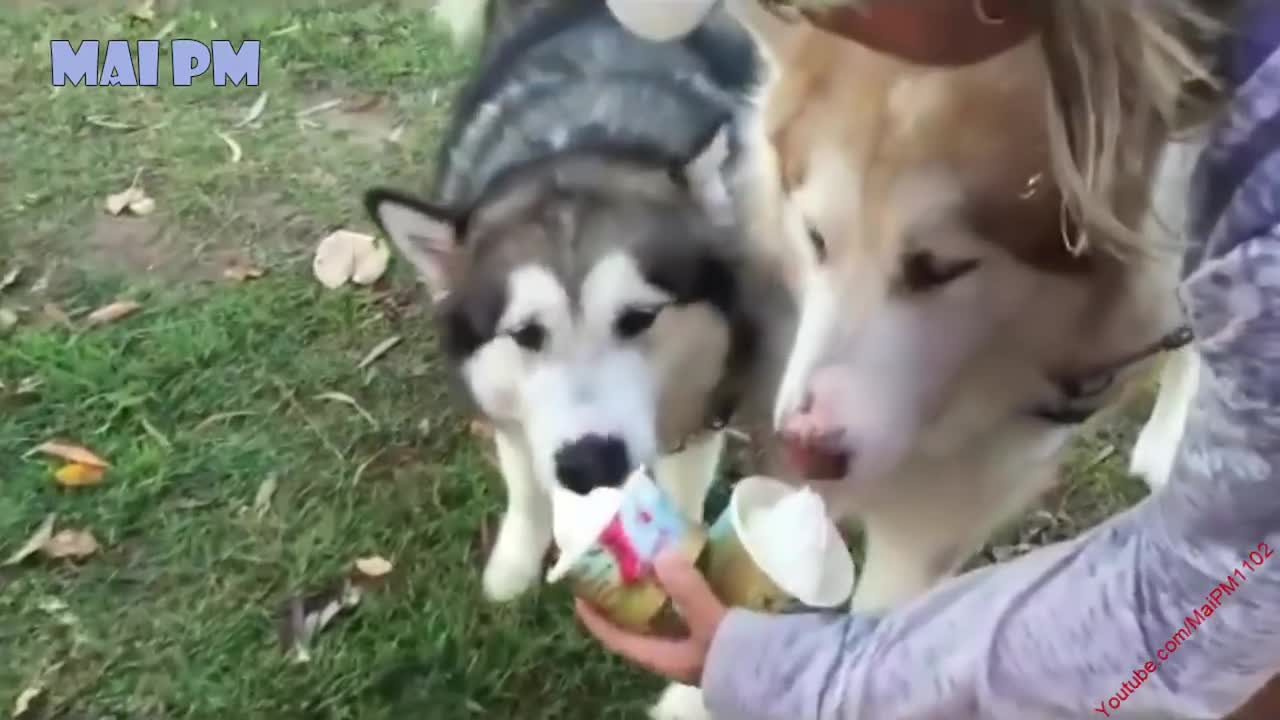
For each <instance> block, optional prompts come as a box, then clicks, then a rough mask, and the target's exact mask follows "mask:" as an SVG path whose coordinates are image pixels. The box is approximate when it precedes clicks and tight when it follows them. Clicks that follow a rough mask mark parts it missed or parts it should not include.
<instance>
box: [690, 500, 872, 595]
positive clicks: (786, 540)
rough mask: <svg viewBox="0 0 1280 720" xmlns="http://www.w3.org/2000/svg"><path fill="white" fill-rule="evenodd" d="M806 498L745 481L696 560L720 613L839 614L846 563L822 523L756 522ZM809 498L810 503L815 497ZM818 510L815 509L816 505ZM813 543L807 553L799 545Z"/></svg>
mask: <svg viewBox="0 0 1280 720" xmlns="http://www.w3.org/2000/svg"><path fill="white" fill-rule="evenodd" d="M800 492H807V493H812V491H809V490H802V489H799V488H795V487H792V486H790V485H787V484H785V483H782V482H779V481H777V480H773V479H770V478H766V477H761V476H755V477H749V478H744V479H742V480H741V481H739V482H738V484H737V486H736V487H735V488H734V491H733V495H732V496H731V497H730V499H729V505H728V507H727V508H725V510H724V512H723V513H721V515H720V517H719V518H718V519H717V520H716V522H715V523H714V524H713V525H712V526H711V529H710V531H709V533H708V538H707V548H706V554H705V557H704V558H703V563H704V564H703V567H704V572H705V575H706V578H707V582H708V584H709V585H710V586H711V588H712V590H713V591H714V592H715V593H716V596H717V597H719V598H720V600H721V601H722V602H724V603H725V604H726V605H730V606H735V607H743V608H747V609H750V610H756V611H759V612H766V613H785V612H797V611H804V610H813V609H830V608H835V607H839V606H840V605H843V604H844V603H845V602H847V601H848V599H849V596H850V595H851V594H852V593H853V581H854V565H853V557H852V556H851V555H850V554H849V548H848V546H846V545H845V543H844V539H843V538H842V537H841V536H840V532H839V530H838V529H836V526H835V524H834V523H832V522H831V521H830V520H829V519H828V518H827V516H826V512H825V508H823V510H822V512H821V513H820V516H818V517H813V518H811V519H809V520H807V521H806V523H805V524H807V525H809V527H795V526H794V523H793V524H792V526H784V527H783V528H781V529H779V528H776V527H775V528H773V529H772V530H770V526H769V524H768V523H767V522H762V521H763V520H764V518H763V516H762V514H763V513H768V512H770V510H771V509H772V508H775V507H777V505H778V503H779V502H781V501H783V500H784V499H786V498H788V497H793V499H794V496H795V495H796V493H800ZM815 497H816V496H815ZM819 502H820V501H819ZM806 533H812V534H811V535H808V537H810V538H817V539H820V541H821V548H820V549H819V550H816V551H815V550H814V549H813V548H812V547H811V546H810V545H808V544H806V543H804V542H802V541H801V539H802V538H805V537H806Z"/></svg>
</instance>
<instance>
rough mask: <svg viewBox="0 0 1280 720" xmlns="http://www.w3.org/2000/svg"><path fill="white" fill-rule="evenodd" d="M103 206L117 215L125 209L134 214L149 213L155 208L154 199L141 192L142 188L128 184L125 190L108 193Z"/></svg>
mask: <svg viewBox="0 0 1280 720" xmlns="http://www.w3.org/2000/svg"><path fill="white" fill-rule="evenodd" d="M105 207H106V209H107V212H109V213H111V214H112V215H119V214H120V213H122V212H124V211H125V210H128V211H130V212H132V213H133V214H135V215H149V214H151V212H152V211H154V210H155V209H156V201H155V200H152V199H151V198H150V197H149V196H148V195H147V194H146V193H145V192H143V190H142V188H140V187H138V186H137V185H130V186H129V188H128V189H127V190H122V191H120V192H118V193H115V194H112V195H108V196H107V201H106V203H105Z"/></svg>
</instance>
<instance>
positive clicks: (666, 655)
mask: <svg viewBox="0 0 1280 720" xmlns="http://www.w3.org/2000/svg"><path fill="white" fill-rule="evenodd" d="M653 570H654V574H655V575H656V576H657V579H658V584H659V585H661V586H662V588H663V589H664V590H666V592H667V594H668V595H670V596H671V602H672V603H673V604H674V605H675V608H676V610H677V611H678V612H679V613H680V615H681V616H683V617H684V621H685V625H686V626H687V627H688V628H689V634H688V635H687V636H686V637H684V638H680V639H669V638H656V637H651V636H648V635H641V634H638V633H633V632H629V631H627V630H624V629H622V628H620V627H618V626H617V625H614V624H613V623H612V622H610V621H609V620H608V619H606V618H605V617H604V616H602V615H601V614H600V613H599V612H597V611H596V610H595V609H594V608H592V607H591V606H590V605H589V604H588V603H587V602H586V601H584V600H582V599H581V598H579V599H578V600H576V601H575V603H576V610H577V612H578V617H579V619H581V620H582V624H583V625H585V626H586V627H587V630H588V631H590V632H591V634H592V635H594V636H595V637H596V639H597V640H599V641H600V643H601V644H602V645H604V646H605V647H606V648H608V649H609V650H610V651H612V652H614V653H617V654H618V655H621V656H622V657H624V658H626V659H627V660H630V661H631V662H633V663H635V664H637V665H640V666H641V667H644V668H647V669H648V670H650V671H652V672H655V673H657V674H659V675H662V676H663V677H666V678H668V679H671V680H675V681H676V682H682V683H685V684H688V685H697V684H698V683H699V681H700V680H701V678H702V667H703V665H704V664H706V661H707V653H708V652H709V651H710V649H711V640H712V639H713V638H714V637H715V634H716V630H718V629H719V627H720V622H721V621H722V620H724V616H725V614H726V613H727V612H728V609H727V608H725V606H724V604H723V603H721V602H720V600H719V599H718V598H717V597H716V596H715V594H714V593H712V592H711V588H710V586H708V585H707V581H706V580H705V579H704V578H703V577H702V575H701V574H700V573H699V572H698V571H697V570H696V569H695V568H694V567H693V564H692V563H690V562H689V560H687V559H686V558H685V557H684V555H682V554H681V553H680V552H679V551H676V550H666V551H664V552H663V553H661V554H660V555H658V557H657V558H656V559H655V560H654V563H653Z"/></svg>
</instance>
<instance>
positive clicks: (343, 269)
mask: <svg viewBox="0 0 1280 720" xmlns="http://www.w3.org/2000/svg"><path fill="white" fill-rule="evenodd" d="M348 235H349V233H348V232H347V231H346V230H339V231H337V232H335V233H332V234H330V235H328V236H326V237H325V238H324V239H323V240H321V241H320V244H319V245H317V246H316V254H315V257H314V258H313V259H312V261H311V272H312V273H313V274H314V275H315V277H316V279H317V280H319V281H320V284H321V285H324V286H325V287H327V288H329V289H330V290H336V289H338V288H340V287H342V286H343V285H346V284H347V282H348V281H349V280H351V273H353V272H355V267H356V251H355V247H354V246H353V244H352V241H351V238H350V237H348Z"/></svg>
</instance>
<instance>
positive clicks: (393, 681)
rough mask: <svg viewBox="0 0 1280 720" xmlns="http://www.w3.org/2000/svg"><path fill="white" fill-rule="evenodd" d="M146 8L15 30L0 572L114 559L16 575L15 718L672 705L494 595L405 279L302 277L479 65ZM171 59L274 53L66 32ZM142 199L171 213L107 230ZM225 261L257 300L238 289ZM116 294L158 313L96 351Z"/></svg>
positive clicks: (472, 501)
mask: <svg viewBox="0 0 1280 720" xmlns="http://www.w3.org/2000/svg"><path fill="white" fill-rule="evenodd" d="M124 5H125V4H124V3H116V4H112V5H110V6H105V7H106V9H104V5H103V4H99V3H89V2H84V3H77V2H59V3H58V5H57V7H54V8H48V7H39V6H37V5H35V4H33V3H29V2H24V3H20V6H21V8H22V10H21V11H16V14H13V15H7V16H6V17H5V21H4V23H2V24H0V94H2V95H4V96H5V97H6V98H7V99H8V102H7V103H5V105H4V107H0V158H3V159H4V161H3V163H0V274H2V273H3V271H4V270H5V269H7V268H9V267H13V266H15V265H16V266H21V267H22V268H23V272H22V275H21V276H20V278H19V280H18V282H17V284H16V285H15V286H14V287H13V288H9V289H8V290H6V291H3V293H2V294H0V308H3V309H5V310H7V311H11V312H14V313H16V315H17V317H18V319H19V325H18V327H17V328H16V330H14V331H13V332H11V333H9V334H7V335H0V382H2V383H3V389H0V458H4V459H5V460H4V461H3V464H0V557H4V556H7V555H8V554H9V553H10V552H12V551H13V550H15V549H16V548H17V547H19V546H20V545H22V543H23V542H24V541H25V539H26V538H27V537H28V536H29V535H30V534H31V533H32V532H33V531H34V530H35V528H36V527H37V526H38V525H39V524H40V523H41V521H42V519H43V518H45V517H46V515H47V514H49V513H57V516H58V520H57V524H58V527H59V528H67V527H69V528H85V529H89V530H91V531H92V532H93V534H94V535H95V536H96V537H97V539H98V540H99V542H100V544H101V549H100V551H99V552H98V553H97V554H96V555H94V556H93V557H91V558H88V559H87V560H86V561H85V562H83V563H72V562H66V561H48V560H42V559H39V558H32V559H30V560H29V561H28V562H26V563H24V564H22V565H21V566H19V567H12V568H3V569H0V706H2V707H4V708H5V711H6V712H7V711H8V708H9V707H10V706H11V705H10V704H11V702H12V700H13V699H14V698H16V697H17V696H18V694H19V693H20V692H21V691H22V690H23V689H24V688H28V687H31V686H32V685H33V684H40V685H42V686H43V687H44V693H43V694H42V695H41V697H40V699H39V705H38V708H37V710H36V712H35V713H34V714H33V717H39V718H54V717H116V718H272V719H276V718H325V719H328V718H361V719H362V720H363V719H366V718H396V719H397V720H399V719H400V718H410V717H412V718H449V719H453V718H467V717H508V718H519V719H520V720H536V719H538V718H571V719H572V718H582V719H584V720H586V719H590V720H596V719H597V718H612V717H619V718H631V717H641V716H642V710H643V708H644V707H645V706H646V705H647V704H648V703H649V702H651V701H652V699H653V698H654V695H655V693H656V691H657V690H658V689H659V688H660V687H661V683H660V682H659V681H658V680H656V679H654V678H651V677H648V676H646V675H645V674H643V673H641V672H639V671H637V670H634V669H631V668H628V667H626V666H624V665H622V664H621V663H620V662H618V661H616V660H612V659H610V658H609V657H607V656H606V654H605V653H604V652H603V651H602V650H600V648H598V647H597V646H596V645H595V643H594V642H592V641H590V640H588V639H587V638H585V637H584V636H583V634H582V632H581V631H580V630H579V629H578V628H577V627H576V623H575V621H574V620H573V618H572V614H571V612H570V605H569V602H568V598H567V597H566V595H565V594H564V593H563V592H561V591H554V590H549V591H543V592H536V593H533V594H531V595H530V596H529V597H528V598H526V599H524V600H521V601H518V602H516V603H514V604H511V605H509V606H502V607H495V606H492V605H488V604H486V603H483V602H481V601H480V592H479V577H480V572H479V570H480V566H481V563H482V560H483V557H482V548H483V547H484V545H485V542H486V536H487V535H488V534H489V533H490V532H491V530H492V528H493V527H494V525H495V522H496V519H497V515H498V513H499V512H500V510H501V507H502V503H503V498H502V493H501V487H500V483H499V481H498V478H497V476H496V472H495V470H494V469H493V468H492V467H491V466H490V464H489V462H488V460H487V459H486V456H485V454H484V451H483V449H482V448H481V447H480V446H479V445H478V443H477V442H476V440H475V439H474V438H473V437H471V436H470V434H469V432H468V430H467V428H466V425H465V420H464V419H463V418H461V417H459V416H458V415H457V414H456V413H455V412H454V411H453V410H452V409H451V408H452V406H451V403H450V398H449V397H448V395H447V393H446V392H445V386H444V382H443V377H442V372H441V368H440V367H439V363H438V362H437V360H436V359H435V354H434V346H433V343H432V338H431V334H430V330H429V329H428V327H427V322H426V319H425V317H424V313H423V312H422V309H423V308H422V303H421V302H420V301H421V293H420V291H418V290H416V289H415V288H414V285H413V283H412V281H411V279H410V278H409V277H408V273H407V271H406V270H405V268H403V267H394V268H393V272H392V273H391V274H390V275H389V276H388V278H386V279H385V280H384V282H383V283H381V284H380V285H379V286H377V287H375V288H373V289H360V290H355V289H351V290H343V291H336V292H330V291H325V290H323V289H321V288H320V287H319V286H318V285H317V284H316V283H315V282H314V280H312V278H311V276H310V272H309V267H308V265H309V260H310V254H311V252H312V249H313V248H314V246H315V243H316V242H317V241H318V240H319V239H320V237H322V236H323V234H324V233H325V232H327V231H328V230H331V229H333V228H337V227H351V228H354V229H363V230H369V229H370V228H371V226H370V223H369V222H368V221H367V220H366V219H365V218H364V216H363V211H362V210H361V208H360V194H361V193H362V191H363V190H364V189H365V188H367V187H369V186H371V185H373V184H376V183H384V182H392V183H394V182H401V183H404V184H406V185H408V186H411V187H413V186H419V187H420V186H421V185H422V184H425V181H426V177H427V172H428V170H429V169H430V163H431V158H432V156H433V155H434V152H435V149H434V139H435V138H436V137H437V136H438V134H439V131H440V128H441V127H442V124H443V122H444V119H445V117H446V112H447V108H448V102H449V100H450V98H451V95H452V93H453V90H454V88H455V87H456V85H457V82H458V79H459V78H460V77H461V75H462V74H463V73H464V72H465V69H466V64H465V61H464V60H463V59H462V58H460V57H458V56H457V55H455V54H453V53H452V52H451V51H450V50H449V49H448V48H447V46H446V44H445V42H444V39H443V37H442V36H441V35H440V33H439V32H438V31H437V30H435V29H434V28H432V27H430V26H429V24H428V22H427V18H426V15H425V13H424V7H423V6H421V5H416V4H412V3H398V2H375V3H351V2H323V1H320V2H277V3H265V2H248V1H247V0H235V1H234V2H213V1H212V0H208V1H201V2H188V3H177V2H170V3H165V2H159V3H157V4H156V7H157V12H156V15H155V17H154V18H153V19H150V20H141V19H138V18H136V17H133V16H131V15H130V14H129V13H128V12H127V11H125V10H123V9H121V8H122V7H123V6H124ZM6 12H9V11H6ZM162 32H163V33H164V34H165V35H166V37H169V38H173V37H193V38H198V39H206V40H207V39H213V38H220V39H232V40H242V39H258V40H262V42H263V46H262V47H263V56H262V83H261V86H260V87H258V88H215V87H212V85H211V84H210V83H207V82H201V81H200V80H199V79H197V81H196V84H195V85H194V86H192V87H189V88H174V87H164V86H163V85H162V86H161V87H157V88H74V87H65V88H62V89H60V90H54V89H53V88H52V87H51V86H50V82H49V51H48V42H49V40H50V39H53V38H68V39H76V40H78V39H85V38H99V39H109V38H132V39H145V38H150V37H154V36H156V35H158V34H161V33H162ZM162 67H163V63H162ZM263 93H267V94H268V97H267V101H266V105H265V107H264V110H263V112H262V114H261V116H260V117H258V118H257V119H256V120H255V121H254V122H252V123H250V124H247V125H244V126H243V127H237V125H238V124H239V123H240V121H241V120H242V119H243V118H244V117H245V116H246V114H247V113H248V111H249V109H250V108H251V107H253V105H254V104H255V103H256V102H257V101H258V99H259V98H260V97H262V94H263ZM331 101H339V102H340V105H336V106H335V105H333V103H332V102H331ZM326 104H328V106H329V107H327V108H325V109H320V110H315V108H317V107H323V106H325V105H326ZM308 110H311V112H306V111H308ZM220 133H221V135H220ZM222 135H225V136H226V137H228V138H231V139H232V140H233V141H234V143H235V144H237V145H238V146H239V147H240V149H241V152H242V157H241V158H240V160H239V162H234V163H233V162H231V148H230V146H229V145H228V143H227V142H226V140H224V138H223V137H222ZM135 179H136V181H137V182H138V183H140V184H141V186H142V187H143V188H144V189H145V190H146V192H147V193H148V194H149V195H151V196H152V197H154V198H155V199H156V202H157V207H158V209H157V211H156V213H155V214H154V215H151V216H148V217H145V218H129V217H119V218H115V217H111V216H108V215H107V214H106V213H104V212H103V210H102V202H103V200H104V198H105V197H106V196H107V195H108V194H110V193H113V192H117V191H119V190H122V189H124V188H125V187H127V186H129V184H130V183H132V182H134V181H135ZM232 262H237V263H250V264H254V265H257V266H260V267H262V268H264V269H266V270H267V271H268V274H267V275H266V277H265V278H263V279H261V280H256V281H251V282H247V283H234V282H230V281H228V280H226V279H224V278H223V277H222V272H221V271H222V269H223V268H224V267H225V266H226V265H227V264H228V263H232ZM120 298H127V299H132V300H136V301H138V302H140V303H142V309H141V310H140V311H139V312H138V313H136V314H134V315H132V316H130V317H128V318H126V319H124V320H121V321H119V322H116V323H113V324H110V325H106V326H103V327H100V328H95V329H91V330H85V329H84V322H83V318H84V316H85V314H86V313H88V312H89V311H91V310H92V309H93V308H95V307H97V306H99V305H101V304H103V303H106V302H110V301H112V300H115V299H120ZM60 314H65V315H67V316H69V317H70V319H71V327H68V326H67V325H65V324H64V323H63V321H62V320H61V319H60ZM392 336H400V337H402V338H403V340H402V342H401V343H400V344H399V345H397V346H396V347H395V348H394V349H393V350H392V351H391V352H390V353H389V354H387V355H386V356H385V357H384V358H383V359H381V360H379V361H377V362H375V363H373V364H372V365H371V366H370V367H368V368H366V369H361V368H359V367H358V365H359V363H360V360H361V358H363V357H364V356H365V354H366V353H368V351H369V350H370V349H371V348H373V347H374V346H376V345H377V344H378V343H380V342H382V341H383V340H385V339H387V338H389V337H392ZM33 388H34V389H33ZM20 390H22V392H20ZM324 393H342V394H344V395H346V396H349V397H350V398H352V399H353V400H354V401H355V402H356V403H358V405H359V406H360V409H362V410H363V411H365V412H367V413H368V417H365V415H364V414H363V413H362V412H360V411H358V410H356V409H355V408H353V407H351V406H349V405H347V404H345V403H342V402H337V401H334V400H327V399H322V398H320V397H319V396H321V395H322V394H324ZM370 418H371V419H372V421H371V420H370ZM424 421H427V422H426V423H425V427H424ZM1128 428H1130V424H1124V423H1121V424H1120V425H1119V426H1118V427H1115V428H1109V429H1108V430H1106V431H1105V432H1103V433H1101V434H1098V435H1096V436H1094V437H1091V438H1089V439H1087V440H1086V441H1084V442H1082V443H1081V444H1080V445H1079V447H1078V449H1077V451H1076V454H1075V457H1074V458H1073V460H1072V463H1071V470H1070V472H1069V478H1070V479H1069V482H1068V483H1067V485H1066V487H1065V488H1064V489H1063V490H1062V491H1060V492H1058V493H1056V494H1055V495H1053V496H1052V497H1050V498H1049V499H1048V500H1047V501H1046V509H1047V511H1046V513H1045V514H1043V515H1040V516H1033V517H1032V518H1031V519H1029V520H1028V521H1026V522H1024V523H1020V524H1019V525H1018V526H1017V527H1014V528H1011V529H1010V530H1009V531H1008V533H1006V534H1004V535H1002V536H1001V538H999V539H997V541H996V543H997V544H1005V545H1017V544H1034V543H1039V542H1045V541H1049V540H1052V539H1057V538H1058V537H1063V536H1067V535H1070V534H1074V533H1076V532H1078V531H1079V530H1081V529H1083V528H1085V527H1088V526H1089V525H1091V524H1093V523H1094V522H1096V521H1097V520H1098V519H1100V518H1102V517H1105V516H1106V515H1108V514H1110V513H1112V512H1114V511H1115V510H1116V509H1117V508H1120V507H1123V506H1125V505H1128V504H1130V503H1132V502H1133V501H1135V500H1136V499H1138V498H1139V497H1141V496H1142V494H1143V490H1142V487H1141V485H1140V484H1137V483H1134V482H1132V481H1130V480H1127V479H1125V478H1124V477H1123V473H1122V469H1123V467H1124V455H1125V453H1124V450H1123V449H1124V448H1125V447H1127V444H1128V442H1129V441H1130V440H1131V434H1132V430H1131V429H1128ZM53 438H63V439H66V440H70V441H74V442H78V443H81V444H84V445H86V446H88V447H90V448H92V449H93V450H94V451H96V452H98V453H99V454H101V455H103V456H104V457H106V458H107V459H108V460H109V461H110V462H111V464H112V466H111V468H110V469H109V471H108V473H107V476H106V478H105V481H104V482H103V483H102V484H101V485H100V486H96V487H90V488H81V489H77V490H68V489H62V488H59V487H58V486H57V485H56V484H55V483H54V482H53V479H52V472H53V470H54V468H55V465H53V464H52V463H50V462H48V461H47V460H46V459H45V458H41V457H38V456H33V457H24V455H25V454H26V453H27V451H28V450H30V449H31V448H32V447H34V446H36V445H38V444H39V443H42V442H44V441H46V440H49V439H53ZM267 482H273V483H274V484H275V485H276V490H275V492H274V495H273V496H272V498H271V502H270V506H269V508H267V509H265V511H263V510H262V508H261V507H259V506H256V504H255V499H256V498H257V496H258V495H259V492H260V489H261V488H262V487H263V485H264V483H267ZM718 497H719V498H720V499H721V500H723V492H721V493H720V494H719V496H718ZM1045 515H1047V516H1048V517H1050V518H1052V521H1049V520H1045V519H1044V518H1045ZM374 553H376V554H381V555H383V556H385V557H387V558H389V559H390V560H392V562H393V563H394V564H395V570H394V572H393V573H392V576H391V578H390V580H389V582H388V584H387V585H386V587H384V588H381V589H379V590H378V591H376V592H373V593H370V594H368V595H367V596H365V597H364V600H363V602H362V603H361V604H360V606H359V607H358V608H356V609H355V611H354V612H353V613H351V614H350V616H348V617H345V618H344V619H341V620H339V621H337V622H336V623H335V624H334V625H332V626H331V627H330V628H328V629H326V630H325V631H323V632H321V633H320V634H319V636H318V637H317V639H316V641H315V643H314V645H313V647H312V655H313V659H312V660H311V662H309V663H305V664H294V663H291V662H289V660H288V659H287V658H286V656H285V653H284V652H282V650H281V648H280V646H279V643H278V642H277V638H276V627H277V623H278V616H279V613H280V611H281V608H282V605H283V604H284V603H285V602H286V601H287V600H289V599H290V598H293V597H297V596H299V595H300V594H307V593H310V592H312V591H314V590H316V589H318V588H320V587H323V586H324V585H326V584H327V583H329V582H331V581H332V580H333V579H334V578H335V577H338V576H340V575H342V574H343V573H344V572H345V571H346V569H347V568H348V567H349V564H350V563H351V561H352V560H353V559H355V558H357V557H360V556H364V555H369V554H374Z"/></svg>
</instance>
